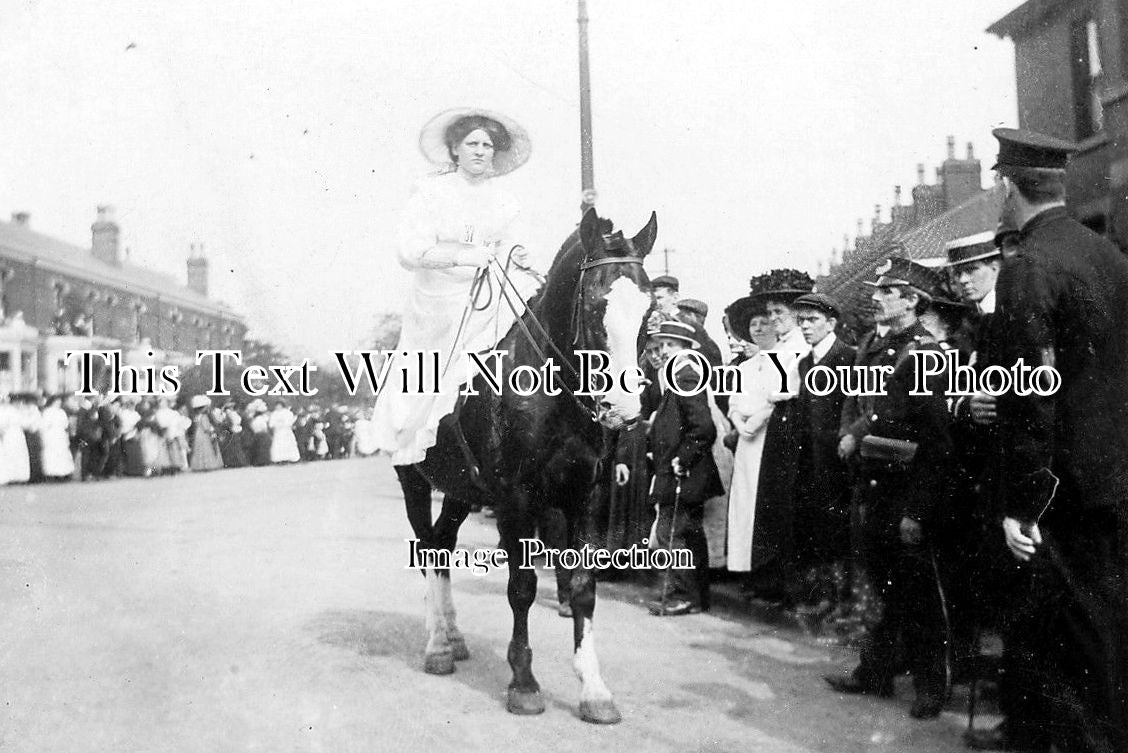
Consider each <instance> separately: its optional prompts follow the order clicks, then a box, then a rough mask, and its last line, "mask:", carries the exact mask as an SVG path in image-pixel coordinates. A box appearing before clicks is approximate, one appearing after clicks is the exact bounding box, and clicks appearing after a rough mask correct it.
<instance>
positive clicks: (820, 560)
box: [792, 293, 854, 612]
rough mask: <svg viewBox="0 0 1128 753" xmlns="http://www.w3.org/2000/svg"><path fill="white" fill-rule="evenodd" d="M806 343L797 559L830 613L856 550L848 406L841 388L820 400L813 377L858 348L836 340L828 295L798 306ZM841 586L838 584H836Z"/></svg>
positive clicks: (799, 406) (848, 359)
mask: <svg viewBox="0 0 1128 753" xmlns="http://www.w3.org/2000/svg"><path fill="white" fill-rule="evenodd" d="M792 308H794V309H795V318H796V320H797V321H798V323H799V329H800V330H801V331H802V333H803V339H805V340H806V341H807V343H808V344H809V345H810V346H811V352H810V353H808V354H807V355H805V356H803V357H802V358H801V359H799V363H798V373H799V394H798V395H797V396H796V398H795V400H796V418H797V419H798V421H799V428H798V435H799V436H798V443H799V464H798V469H797V471H796V477H795V497H794V498H795V512H794V518H793V527H794V533H793V535H794V538H795V556H796V564H797V565H798V566H799V572H800V573H802V572H803V571H804V570H810V569H813V570H814V571H815V572H816V573H817V575H816V577H815V579H814V583H812V584H811V585H813V586H814V588H813V594H814V596H815V598H814V599H813V601H814V602H815V603H816V604H817V605H818V606H819V607H820V609H819V611H820V612H826V611H829V610H830V609H831V608H832V607H833V606H834V601H835V600H836V599H837V598H838V597H839V596H841V595H842V594H840V593H839V591H840V590H841V589H840V588H836V587H835V586H836V585H838V586H844V585H845V584H844V581H845V574H844V572H841V571H842V568H839V571H840V572H839V573H835V572H834V566H835V565H836V564H837V563H839V562H841V560H842V559H844V558H845V557H846V556H847V554H848V553H849V549H850V482H849V477H848V476H847V472H846V465H845V464H844V463H843V462H842V459H841V458H839V457H838V427H839V421H840V420H841V417H842V403H843V401H844V400H845V395H844V394H843V392H842V390H841V388H836V389H834V390H832V391H831V392H829V393H828V394H826V395H816V394H814V393H812V392H811V390H810V389H809V388H808V386H807V383H806V382H807V375H808V374H809V373H810V372H811V369H813V368H814V367H815V366H816V365H817V366H824V367H826V368H829V369H830V370H831V371H835V370H836V369H837V368H838V367H839V366H850V365H851V364H853V363H854V348H852V347H851V346H849V345H847V344H846V343H844V342H842V341H841V340H840V339H839V338H838V337H837V336H836V335H835V334H834V329H835V327H836V326H837V325H838V317H839V307H838V303H837V302H836V301H835V300H834V299H833V298H831V297H830V296H828V295H826V294H824V293H809V294H807V295H803V296H800V297H799V298H796V299H795V302H794V303H793V304H792ZM836 581H837V583H836Z"/></svg>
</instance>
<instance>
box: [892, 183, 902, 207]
mask: <svg viewBox="0 0 1128 753" xmlns="http://www.w3.org/2000/svg"><path fill="white" fill-rule="evenodd" d="M893 206H896V207H899V206H901V187H900V186H893Z"/></svg>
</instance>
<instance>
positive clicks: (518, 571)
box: [498, 510, 544, 714]
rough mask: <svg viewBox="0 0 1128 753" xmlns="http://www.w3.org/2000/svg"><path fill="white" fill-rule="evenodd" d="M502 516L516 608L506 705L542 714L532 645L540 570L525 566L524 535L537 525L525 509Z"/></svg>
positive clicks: (511, 603)
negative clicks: (531, 621) (532, 609)
mask: <svg viewBox="0 0 1128 753" xmlns="http://www.w3.org/2000/svg"><path fill="white" fill-rule="evenodd" d="M506 517H507V518H509V519H507V520H504V521H502V520H499V521H498V523H499V528H501V534H502V542H503V545H504V547H505V551H506V553H507V554H508V555H509V608H510V610H512V612H513V636H512V638H511V639H510V641H509V651H508V656H507V658H508V659H509V667H510V668H511V669H512V670H513V680H512V681H511V682H510V683H509V693H508V700H507V701H506V705H505V708H506V709H507V710H509V711H510V712H511V713H514V714H540V713H542V712H543V711H544V699H543V698H541V693H540V684H539V683H537V680H536V678H535V677H533V650H532V649H531V648H529V607H531V606H532V604H533V600H534V599H535V598H536V596H537V571H536V569H535V568H522V567H521V564H522V562H521V542H520V539H521V538H523V537H524V538H530V537H531V536H532V532H533V525H532V523H531V521H530V520H528V516H527V515H526V514H525V513H524V511H523V510H522V511H520V512H517V511H514V514H513V516H512V518H510V517H509V516H506Z"/></svg>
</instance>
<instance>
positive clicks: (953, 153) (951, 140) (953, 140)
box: [948, 136, 956, 159]
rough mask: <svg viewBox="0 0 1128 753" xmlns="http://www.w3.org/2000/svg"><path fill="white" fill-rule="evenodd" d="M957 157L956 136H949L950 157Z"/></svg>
mask: <svg viewBox="0 0 1128 753" xmlns="http://www.w3.org/2000/svg"><path fill="white" fill-rule="evenodd" d="M955 158H956V137H955V136H949V137H948V159H955Z"/></svg>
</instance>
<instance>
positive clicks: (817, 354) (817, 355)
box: [811, 332, 838, 363]
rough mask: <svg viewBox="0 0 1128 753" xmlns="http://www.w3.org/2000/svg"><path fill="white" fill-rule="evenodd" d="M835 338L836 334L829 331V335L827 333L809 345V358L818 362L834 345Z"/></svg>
mask: <svg viewBox="0 0 1128 753" xmlns="http://www.w3.org/2000/svg"><path fill="white" fill-rule="evenodd" d="M837 339H838V337H837V335H835V334H834V333H833V332H831V333H830V334H829V335H827V336H826V337H824V338H823V339H821V340H819V341H818V342H817V343H815V344H814V345H812V346H811V360H812V361H813V362H814V363H818V362H819V361H821V360H823V359H824V358H826V354H827V353H829V352H830V349H831V348H832V347H834V343H835V341H836V340H837Z"/></svg>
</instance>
